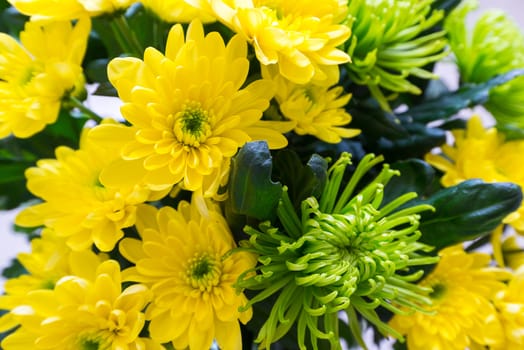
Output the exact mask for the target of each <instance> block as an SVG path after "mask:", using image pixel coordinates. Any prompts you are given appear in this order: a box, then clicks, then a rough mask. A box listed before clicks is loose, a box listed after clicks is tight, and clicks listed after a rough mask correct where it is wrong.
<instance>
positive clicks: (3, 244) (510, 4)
mask: <svg viewBox="0 0 524 350" xmlns="http://www.w3.org/2000/svg"><path fill="white" fill-rule="evenodd" d="M479 2H480V5H481V9H480V10H479V11H478V12H477V13H475V14H473V15H472V16H471V18H470V20H471V21H473V20H474V18H475V17H476V16H478V14H479V13H481V12H482V11H484V10H485V9H488V8H500V9H503V10H505V11H506V12H507V13H509V14H510V16H511V17H512V18H513V19H515V20H516V21H518V23H519V24H520V25H521V27H523V28H524V1H522V0H497V1H490V0H481V1H479ZM101 102H103V103H101ZM106 102H107V100H104V99H102V100H101V99H96V100H92V103H91V106H92V107H93V108H94V107H95V106H96V107H101V105H104V106H107V104H106ZM103 108H105V107H103ZM110 108H111V110H113V111H114V110H115V109H114V106H110ZM104 111H105V112H101V113H100V114H103V115H104V114H106V115H107V114H108V110H107V109H104ZM113 113H114V112H113ZM113 116H115V115H114V114H113ZM0 176H1V174H0ZM15 214H16V212H15V211H7V212H6V211H0V270H2V269H3V268H4V267H6V266H8V265H9V262H10V261H11V259H12V258H14V257H15V256H16V254H17V253H19V252H23V251H29V245H28V243H27V242H26V240H25V236H24V235H21V234H15V233H13V232H12V231H11V225H12V222H13V219H14V216H15ZM2 286H3V280H2V279H1V278H0V292H2V291H3V288H2Z"/></svg>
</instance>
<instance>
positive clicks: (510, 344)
mask: <svg viewBox="0 0 524 350" xmlns="http://www.w3.org/2000/svg"><path fill="white" fill-rule="evenodd" d="M523 290H524V269H523V268H521V269H519V270H517V271H516V272H515V273H514V275H513V278H512V279H511V280H510V282H509V283H508V286H507V288H506V289H504V290H502V291H500V292H498V293H497V294H496V295H495V298H494V299H493V303H494V304H495V307H496V308H497V310H498V313H499V319H500V322H501V323H502V326H503V328H504V335H505V341H504V342H502V343H500V344H497V345H495V346H492V347H491V349H500V350H519V349H523V348H524V294H522V291H523Z"/></svg>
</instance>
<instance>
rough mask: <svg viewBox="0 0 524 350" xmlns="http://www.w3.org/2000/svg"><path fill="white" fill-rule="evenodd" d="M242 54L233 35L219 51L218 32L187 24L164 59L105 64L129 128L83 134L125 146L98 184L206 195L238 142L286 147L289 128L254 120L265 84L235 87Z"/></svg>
mask: <svg viewBox="0 0 524 350" xmlns="http://www.w3.org/2000/svg"><path fill="white" fill-rule="evenodd" d="M246 54H247V46H246V43H245V41H244V40H243V39H241V38H240V37H239V36H235V37H233V38H232V39H231V40H230V41H229V43H228V44H227V45H225V44H224V42H223V40H222V38H221V36H220V34H219V33H217V32H212V33H210V34H208V35H207V36H204V30H203V27H202V24H201V23H200V22H199V21H193V22H192V23H191V24H190V25H189V28H188V29H187V35H186V38H185V39H184V32H183V30H182V26H181V25H179V24H178V25H175V26H174V27H173V28H172V29H171V31H170V33H169V37H168V42H167V47H166V54H165V56H164V55H163V54H161V53H160V52H158V51H157V50H156V49H154V48H152V47H150V48H148V49H147V50H146V51H145V54H144V61H141V60H139V59H136V58H117V59H114V60H113V61H111V62H110V63H109V79H110V80H111V82H112V83H113V85H114V86H115V87H116V89H117V90H118V93H119V95H120V97H121V99H122V100H123V102H124V104H123V106H122V108H121V111H122V114H123V115H124V117H125V118H126V119H127V120H128V121H129V122H130V123H131V124H132V126H131V127H125V126H123V125H118V126H117V125H102V126H99V127H96V128H94V129H93V130H92V131H91V134H92V135H93V137H96V138H97V139H98V140H99V141H100V142H101V143H106V142H109V143H111V142H112V140H114V139H115V138H117V139H120V140H125V141H127V144H126V145H125V146H124V147H123V150H122V156H123V158H124V159H123V160H121V161H120V162H115V163H114V164H113V165H112V166H110V167H108V168H107V169H106V170H104V172H103V173H102V175H101V176H102V179H103V180H104V182H107V183H112V184H122V183H127V184H134V183H137V182H139V181H141V180H143V181H145V182H146V183H147V184H148V185H150V186H152V188H167V187H171V186H172V185H174V184H177V183H179V182H181V184H182V186H183V187H184V188H185V189H187V190H191V191H197V190H201V189H202V192H203V193H204V194H205V195H207V196H213V195H214V194H216V192H217V189H218V187H219V185H220V184H221V182H222V180H223V174H224V172H225V173H227V171H226V170H227V169H225V165H227V162H228V160H229V159H230V158H231V157H232V156H233V155H234V154H235V153H236V152H237V150H238V149H239V148H240V147H241V146H243V145H244V144H245V143H246V142H248V141H253V140H266V141H267V142H268V144H269V146H270V147H271V148H281V147H284V146H286V144H287V140H286V138H285V137H284V136H283V135H282V132H281V131H284V130H285V131H287V130H288V129H289V128H288V127H287V126H286V125H285V124H283V123H281V122H272V121H261V120H260V118H261V117H262V112H263V111H264V110H265V109H266V108H267V107H268V106H269V100H270V99H271V98H272V97H273V91H274V89H273V84H272V82H271V81H268V80H257V81H254V82H252V83H251V84H249V85H248V86H247V87H245V88H243V89H241V86H242V85H243V84H244V82H245V79H246V77H247V74H248V70H249V62H248V60H247V59H246ZM283 127H284V129H283ZM279 129H280V131H278V130H279Z"/></svg>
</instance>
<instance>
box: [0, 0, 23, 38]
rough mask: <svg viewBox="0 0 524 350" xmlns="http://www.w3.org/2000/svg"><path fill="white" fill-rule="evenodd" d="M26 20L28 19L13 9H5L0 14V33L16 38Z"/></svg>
mask: <svg viewBox="0 0 524 350" xmlns="http://www.w3.org/2000/svg"><path fill="white" fill-rule="evenodd" d="M28 19H29V17H27V16H24V15H22V14H21V13H20V12H18V11H17V10H16V9H15V8H14V7H7V8H5V9H4V10H3V11H1V12H0V28H1V31H2V32H5V33H8V34H10V35H12V36H14V37H18V35H19V34H20V32H21V31H22V30H23V29H24V25H25V22H26V21H27V20H28Z"/></svg>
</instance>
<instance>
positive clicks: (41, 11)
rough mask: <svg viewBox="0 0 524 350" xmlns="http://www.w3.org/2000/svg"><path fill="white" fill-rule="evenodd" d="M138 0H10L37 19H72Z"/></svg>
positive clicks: (123, 8) (102, 12)
mask: <svg viewBox="0 0 524 350" xmlns="http://www.w3.org/2000/svg"><path fill="white" fill-rule="evenodd" d="M136 1H137V0H96V1H95V0H8V2H9V3H10V4H11V5H13V6H14V7H15V8H16V9H17V10H18V11H20V12H21V13H23V14H24V15H27V16H32V17H33V18H36V19H45V20H53V21H56V20H70V19H76V18H79V17H82V16H91V17H95V16H100V15H103V14H111V13H114V12H118V11H122V10H125V9H126V8H128V7H129V6H131V5H132V4H133V3H134V2H136Z"/></svg>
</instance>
